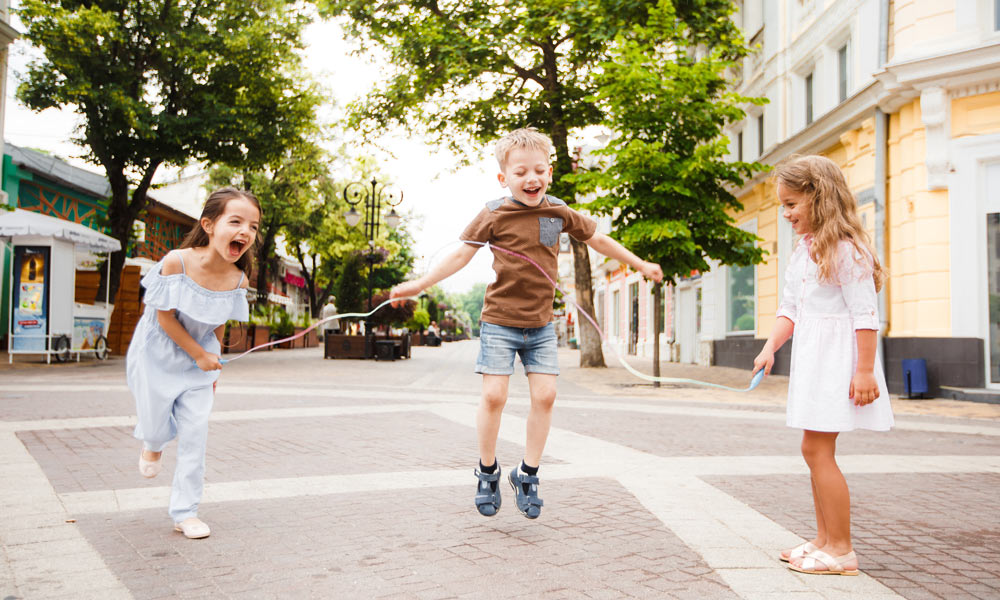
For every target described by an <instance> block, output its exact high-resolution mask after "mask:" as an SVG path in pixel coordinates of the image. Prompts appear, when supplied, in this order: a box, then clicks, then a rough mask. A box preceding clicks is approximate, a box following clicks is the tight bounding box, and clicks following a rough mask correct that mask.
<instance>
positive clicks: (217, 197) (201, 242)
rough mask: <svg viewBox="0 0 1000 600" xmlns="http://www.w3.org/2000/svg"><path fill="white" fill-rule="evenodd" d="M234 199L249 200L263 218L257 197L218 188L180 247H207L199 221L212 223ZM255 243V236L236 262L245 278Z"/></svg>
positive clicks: (206, 201)
mask: <svg viewBox="0 0 1000 600" xmlns="http://www.w3.org/2000/svg"><path fill="white" fill-rule="evenodd" d="M234 198H245V199H247V200H249V201H250V202H251V203H252V204H253V205H254V206H256V207H257V213H258V214H260V215H261V216H263V211H261V209H260V201H259V200H257V197H256V196H254V195H253V194H251V193H250V192H248V191H245V190H240V189H237V188H234V187H224V188H219V189H217V190H215V191H214V192H212V193H211V195H209V197H208V200H205V208H203V209H201V218H199V219H198V222H197V223H195V224H194V227H192V228H191V231H189V232H188V234H187V235H186V236H184V241H182V242H181V245H180V247H181V248H201V247H203V246H207V245H208V232H207V231H205V228H204V227H202V226H201V219H208V220H209V221H211V222H213V223H214V222H215V221H216V220H218V218H219V217H221V216H222V214H223V213H224V212H226V205H227V204H229V201H230V200H232V199H234ZM258 233H259V232H258ZM257 242H258V239H257V236H256V235H255V236H254V239H253V242H252V243H251V244H250V248H249V249H248V250H247V251H246V252H244V253H243V255H242V256H240V257H239V258H238V259H237V260H236V266H237V267H239V268H240V269H241V270H242V271H243V272H244V273H246V274H247V276H249V275H250V271H251V270H252V269H253V257H254V249H255V246H256V245H257Z"/></svg>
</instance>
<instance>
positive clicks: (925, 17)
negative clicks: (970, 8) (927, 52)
mask: <svg viewBox="0 0 1000 600" xmlns="http://www.w3.org/2000/svg"><path fill="white" fill-rule="evenodd" d="M959 1H962V2H969V1H971V0H959ZM955 2H956V0H894V1H893V3H892V6H891V14H892V17H891V27H892V30H891V38H892V54H890V56H893V55H894V54H896V53H897V52H898V53H899V54H909V53H910V52H912V51H914V50H919V49H920V47H921V45H922V44H926V43H927V42H928V41H931V40H935V39H939V38H942V37H946V36H949V35H953V34H954V33H955V32H956V23H955Z"/></svg>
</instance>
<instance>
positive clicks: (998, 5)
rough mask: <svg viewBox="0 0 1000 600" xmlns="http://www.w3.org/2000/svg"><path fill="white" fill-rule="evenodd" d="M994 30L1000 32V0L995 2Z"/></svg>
mask: <svg viewBox="0 0 1000 600" xmlns="http://www.w3.org/2000/svg"><path fill="white" fill-rule="evenodd" d="M993 29H996V30H997V31H1000V0H994V1H993Z"/></svg>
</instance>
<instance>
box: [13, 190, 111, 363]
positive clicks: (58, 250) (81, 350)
mask: <svg viewBox="0 0 1000 600" xmlns="http://www.w3.org/2000/svg"><path fill="white" fill-rule="evenodd" d="M0 240H3V242H5V243H6V244H7V246H8V247H9V248H10V249H11V252H12V255H13V260H12V264H11V270H10V279H9V280H8V284H9V287H8V288H7V289H8V298H9V304H8V313H7V314H8V322H9V326H8V330H7V340H8V341H7V353H8V354H7V355H8V362H14V355H15V354H35V355H38V354H41V355H44V356H45V362H52V358H53V357H55V359H56V360H57V361H58V362H66V361H68V360H69V359H70V357H71V355H72V354H76V359H77V360H78V361H79V360H80V355H81V354H87V353H92V354H93V355H94V356H95V357H96V358H98V359H100V360H103V359H105V358H107V355H108V340H107V337H105V335H106V333H107V331H108V323H109V321H110V317H111V313H112V311H113V309H114V306H113V305H112V304H111V303H110V302H109V299H110V298H109V296H108V295H107V294H108V292H107V291H105V297H104V302H98V303H95V304H93V305H91V304H81V303H78V302H75V301H74V299H75V295H76V263H77V252H89V253H94V254H98V255H100V254H103V255H105V258H106V259H107V260H105V265H106V268H107V269H108V271H107V273H108V275H110V273H111V260H110V256H111V253H112V252H116V251H118V250H120V249H121V243H120V242H119V241H118V240H116V239H115V238H113V237H111V236H108V235H104V234H103V233H100V232H99V231H95V230H93V229H91V228H89V227H87V226H85V225H81V224H79V223H73V222H71V221H65V220H63V219H57V218H55V217H50V216H47V215H43V214H40V213H35V212H31V211H26V210H22V209H14V210H12V211H0Z"/></svg>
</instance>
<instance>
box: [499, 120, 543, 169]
mask: <svg viewBox="0 0 1000 600" xmlns="http://www.w3.org/2000/svg"><path fill="white" fill-rule="evenodd" d="M515 148H530V149H532V150H541V151H542V152H544V153H545V156H546V157H548V156H549V154H551V153H552V140H550V139H549V136H547V135H545V134H544V133H540V132H539V131H538V130H537V129H535V128H534V127H522V128H521V129H515V130H514V131H511V132H510V133H508V134H507V135H505V136H503V137H502V138H500V141H498V142H497V149H496V153H497V162H498V163H500V168H501V169H503V168H504V167H505V166H507V156H508V155H509V154H510V151H511V150H514V149H515Z"/></svg>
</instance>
